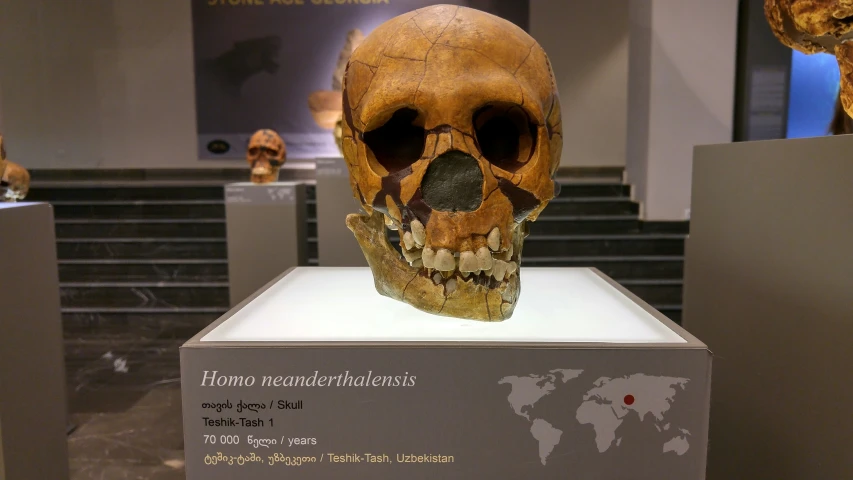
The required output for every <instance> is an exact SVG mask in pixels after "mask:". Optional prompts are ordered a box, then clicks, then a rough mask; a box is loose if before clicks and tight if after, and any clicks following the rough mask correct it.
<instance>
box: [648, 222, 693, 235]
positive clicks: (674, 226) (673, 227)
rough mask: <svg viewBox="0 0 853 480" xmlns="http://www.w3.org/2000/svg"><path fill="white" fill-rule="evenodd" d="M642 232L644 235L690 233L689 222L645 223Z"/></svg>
mask: <svg viewBox="0 0 853 480" xmlns="http://www.w3.org/2000/svg"><path fill="white" fill-rule="evenodd" d="M640 230H642V231H643V232H644V233H680V234H684V235H686V234H688V233H690V222H689V221H680V222H679V221H671V222H655V221H653V222H649V221H643V222H642V223H641V224H640Z"/></svg>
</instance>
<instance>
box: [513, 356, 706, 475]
mask: <svg viewBox="0 0 853 480" xmlns="http://www.w3.org/2000/svg"><path fill="white" fill-rule="evenodd" d="M583 372H584V371H583V370H570V369H553V370H550V371H548V372H547V373H545V374H531V375H525V376H507V377H504V378H502V379H500V381H498V384H499V385H509V386H510V387H511V389H510V392H509V395H508V396H507V401H508V402H509V405H510V407H511V408H512V411H513V412H515V414H516V415H518V416H520V417H522V418H524V419H525V420H527V421H528V422H529V424H530V434H531V435H532V436H533V438H534V439H535V440H536V441H537V442H538V444H539V459H540V461H541V462H542V465H545V464H547V461H548V457H549V456H550V455H551V453H552V452H553V451H554V449H555V448H556V447H557V446H558V445H559V444H560V439H561V438H562V436H563V430H561V429H560V428H558V427H557V426H555V425H554V424H553V423H552V422H549V421H548V420H547V419H545V418H541V417H539V416H537V415H536V414H535V412H534V406H535V405H536V404H537V402H539V401H540V400H541V399H542V398H543V397H546V396H548V395H551V394H552V393H554V392H558V391H559V390H560V386H562V385H564V384H566V383H569V382H571V381H577V379H578V377H580V376H581V375H582V374H583ZM688 382H689V380H688V379H686V378H677V377H663V376H652V375H646V374H643V373H637V374H633V375H626V376H624V377H618V378H608V377H601V378H598V379H597V380H595V381H594V382H592V385H591V388H589V389H588V390H587V392H586V393H585V394H584V395H583V398H582V399H581V403H580V406H579V407H577V409H576V411H575V412H574V413H575V415H574V418H575V420H576V421H577V422H578V424H579V425H581V426H590V427H592V428H591V430H592V432H593V433H594V436H593V438H591V439H590V441H594V442H595V446H596V448H597V450H598V452H599V453H604V452H606V451H608V450H610V449H611V448H619V447H620V446H621V443H622V437H620V436H619V427H620V426H621V425H622V424H623V422H624V421H625V420H626V419H627V418H628V416H629V415H636V416H637V419H638V420H639V421H640V422H642V423H644V424H646V423H648V424H651V425H652V426H654V428H655V429H656V430H657V432H670V431H671V432H672V433H673V436H672V437H671V439H670V440H668V441H666V442H664V443H663V445H662V446H661V450H662V453H673V454H675V455H684V454H685V453H687V451H688V450H689V449H690V443H689V441H688V437H689V436H690V432H689V431H687V430H685V429H683V428H676V427H673V426H672V425H671V424H670V423H669V422H667V420H666V413H667V412H668V411H669V410H670V408H671V407H672V404H673V402H674V401H675V399H676V394H677V393H678V392H679V391H682V390H684V389H685V388H686V386H687V383H688Z"/></svg>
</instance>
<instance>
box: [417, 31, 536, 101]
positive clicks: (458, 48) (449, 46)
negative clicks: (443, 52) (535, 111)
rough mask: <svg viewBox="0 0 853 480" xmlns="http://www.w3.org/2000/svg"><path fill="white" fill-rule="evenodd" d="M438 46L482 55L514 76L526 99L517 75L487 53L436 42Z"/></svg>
mask: <svg viewBox="0 0 853 480" xmlns="http://www.w3.org/2000/svg"><path fill="white" fill-rule="evenodd" d="M436 45H441V46H443V47H447V48H453V49H456V50H467V51H469V52H474V53H476V54H477V55H480V56H481V57H483V58H485V59H486V60H488V61H490V62H492V63H493V64H495V65H496V66H497V67H498V68H500V69H501V70H503V71H505V72H506V73H508V74H510V76H512V79H513V80H515V84H516V85H517V86H518V90H519V91H520V92H521V96H522V97H524V87H522V86H521V82H519V81H518V78H516V76H515V73H513V72H511V71H510V70H509V69H508V68H506V67H504V66H503V65H501V64H500V63H498V62H496V61H495V60H494V59H492V58H491V57H489V56H488V55H486V54H485V53H483V52H481V51H479V50H477V49H474V48H470V47H460V46H458V45H450V44H447V43H438V42H436ZM430 50H432V48H430Z"/></svg>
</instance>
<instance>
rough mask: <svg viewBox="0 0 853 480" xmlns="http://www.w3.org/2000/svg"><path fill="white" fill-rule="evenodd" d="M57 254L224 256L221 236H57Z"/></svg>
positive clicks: (88, 256) (74, 256) (70, 256)
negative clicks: (58, 237)
mask: <svg viewBox="0 0 853 480" xmlns="http://www.w3.org/2000/svg"><path fill="white" fill-rule="evenodd" d="M56 243H57V245H56V251H57V257H58V258H59V259H60V260H71V259H98V258H102V259H107V258H114V259H154V258H188V259H209V258H216V259H223V258H227V255H228V253H227V248H226V245H225V239H224V238H221V239H220V238H60V239H57V241H56Z"/></svg>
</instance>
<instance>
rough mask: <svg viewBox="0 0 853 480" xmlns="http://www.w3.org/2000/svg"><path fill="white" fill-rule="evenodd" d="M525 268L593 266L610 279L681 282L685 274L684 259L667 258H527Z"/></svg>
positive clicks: (523, 264) (524, 261)
mask: <svg viewBox="0 0 853 480" xmlns="http://www.w3.org/2000/svg"><path fill="white" fill-rule="evenodd" d="M521 266H522V268H524V267H527V266H531V267H591V268H597V269H598V270H600V271H601V272H602V273H603V274H605V275H607V276H608V277H610V278H624V279H635V278H648V279H680V278H682V274H683V271H684V257H682V256H680V255H668V256H666V255H665V256H614V257H594V256H593V257H589V256H582V257H531V256H528V255H525V256H524V258H523V259H522V265H521Z"/></svg>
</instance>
